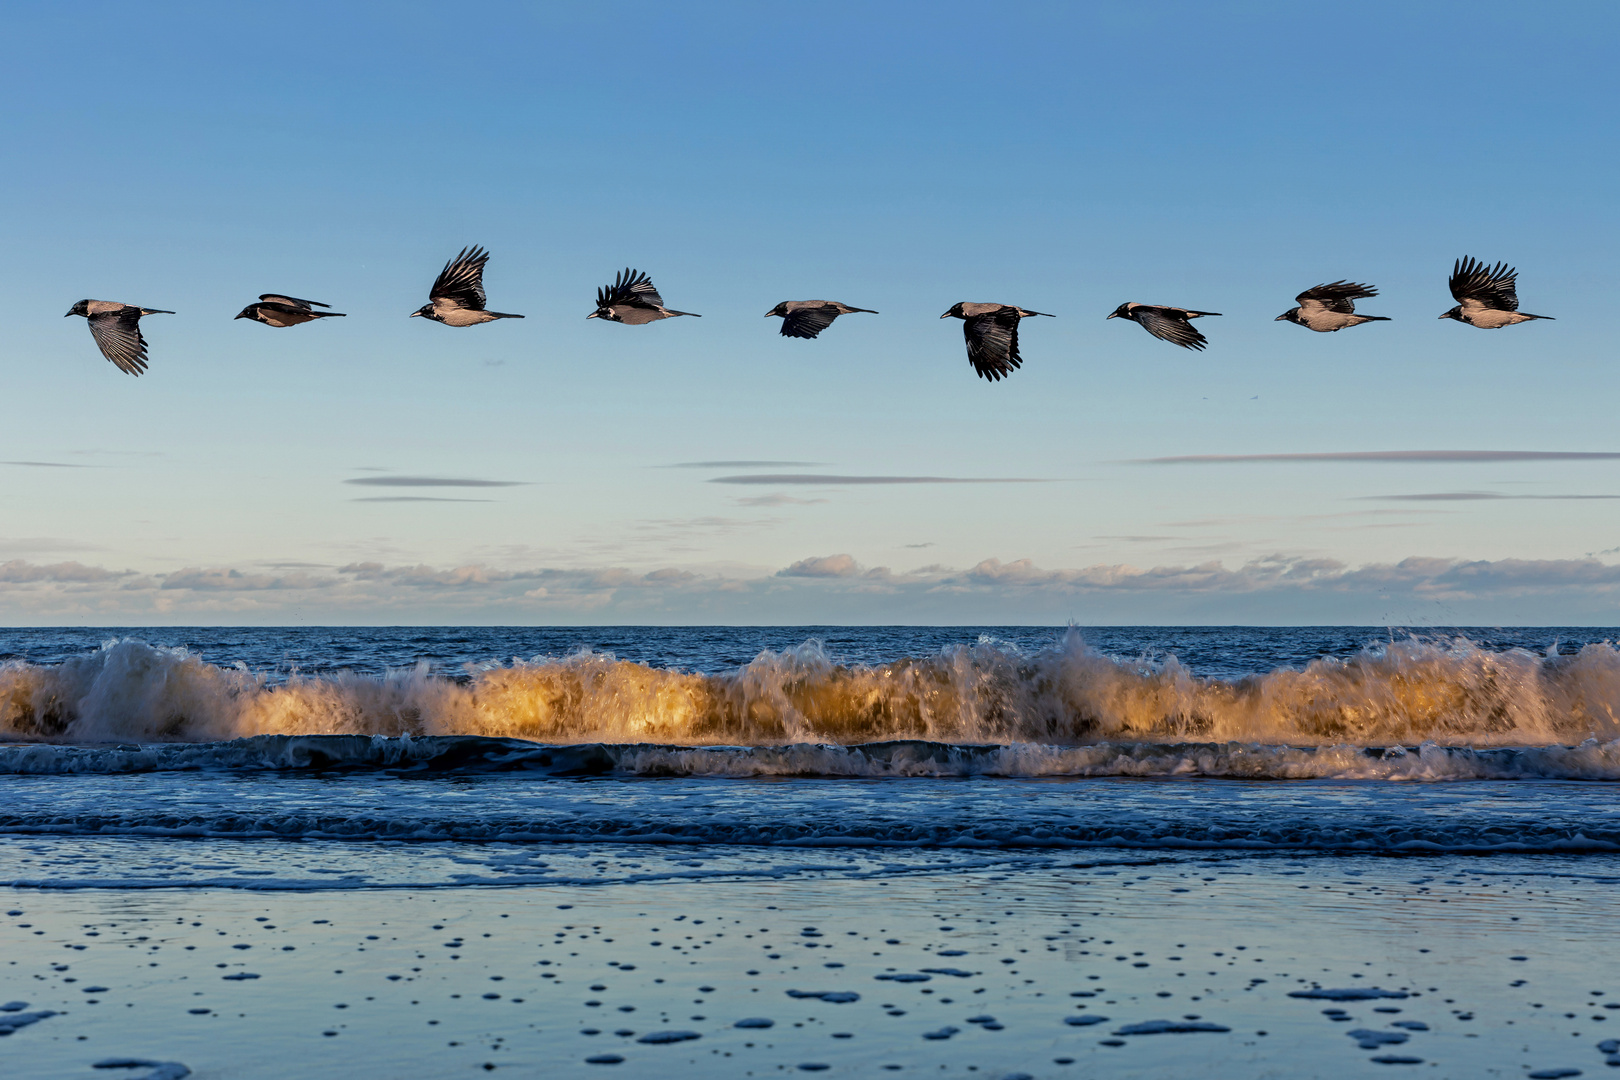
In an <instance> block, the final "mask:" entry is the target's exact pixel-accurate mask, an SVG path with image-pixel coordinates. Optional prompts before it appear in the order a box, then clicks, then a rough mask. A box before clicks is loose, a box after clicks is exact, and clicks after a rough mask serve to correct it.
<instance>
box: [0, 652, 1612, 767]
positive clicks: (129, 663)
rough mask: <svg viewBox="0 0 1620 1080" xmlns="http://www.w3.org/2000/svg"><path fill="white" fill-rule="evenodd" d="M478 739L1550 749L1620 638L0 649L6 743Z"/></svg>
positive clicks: (1603, 698)
mask: <svg viewBox="0 0 1620 1080" xmlns="http://www.w3.org/2000/svg"><path fill="white" fill-rule="evenodd" d="M270 734H283V735H315V734H356V735H385V736H403V735H411V736H424V735H427V736H432V735H482V736H495V737H511V738H519V739H528V740H537V741H542V742H547V743H592V742H599V743H654V744H665V745H688V746H700V745H728V744H729V745H748V746H781V745H784V744H808V743H814V744H833V745H843V746H849V745H854V744H861V743H869V742H874V741H893V740H923V741H926V742H931V743H945V744H984V743H992V744H1003V745H1006V744H1021V745H1064V746H1084V745H1088V744H1120V743H1155V744H1176V743H1189V742H1196V743H1200V744H1209V745H1227V744H1234V743H1238V744H1252V743H1260V744H1271V745H1281V744H1285V745H1289V746H1295V747H1307V746H1311V747H1332V746H1370V745H1394V744H1404V745H1409V746H1410V745H1416V744H1420V743H1426V742H1432V743H1438V744H1445V745H1452V746H1469V747H1486V746H1552V745H1557V744H1569V743H1580V742H1583V741H1585V740H1588V739H1596V740H1598V744H1599V745H1603V744H1607V743H1610V742H1612V741H1613V740H1615V739H1617V738H1620V649H1616V648H1615V647H1614V646H1611V645H1608V644H1594V645H1587V646H1585V647H1584V648H1582V649H1581V650H1580V652H1578V653H1577V654H1575V655H1572V656H1542V655H1538V654H1535V653H1531V652H1528V651H1525V650H1519V649H1511V650H1506V651H1492V650H1488V649H1483V648H1480V647H1478V646H1476V645H1474V644H1473V643H1471V642H1469V641H1467V640H1464V639H1450V640H1442V641H1423V640H1417V639H1408V640H1405V641H1397V642H1391V643H1388V644H1384V645H1380V646H1377V647H1371V648H1367V649H1364V650H1362V651H1360V652H1358V653H1356V654H1354V655H1353V656H1350V657H1348V658H1345V659H1334V658H1325V659H1321V660H1317V661H1314V662H1312V663H1310V664H1308V665H1306V666H1304V667H1303V668H1301V669H1293V668H1287V667H1281V668H1276V669H1273V670H1271V671H1268V672H1264V673H1260V674H1256V675H1253V676H1249V677H1246V678H1242V679H1234V680H1226V679H1212V678H1200V677H1197V676H1195V675H1193V674H1192V673H1191V672H1190V671H1189V670H1188V669H1187V668H1186V667H1185V666H1183V665H1182V664H1181V663H1180V662H1179V661H1177V660H1176V659H1175V658H1173V657H1171V658H1167V659H1162V660H1151V661H1150V660H1122V659H1119V658H1115V657H1110V656H1107V655H1104V654H1103V653H1100V652H1098V651H1096V650H1095V649H1092V648H1091V647H1089V646H1088V645H1087V644H1086V643H1085V642H1084V641H1083V640H1082V639H1081V637H1080V635H1079V633H1078V632H1076V631H1070V632H1069V633H1068V634H1067V635H1066V636H1065V637H1064V638H1063V639H1062V640H1061V641H1060V642H1058V643H1056V644H1054V645H1052V646H1050V647H1047V648H1042V649H1035V650H1019V649H1015V648H1013V647H1011V646H1006V645H1001V644H996V643H990V642H981V643H980V644H977V645H971V646H956V647H951V648H947V649H943V650H941V651H940V652H938V653H936V654H934V655H931V656H924V657H919V658H912V659H900V660H895V661H893V662H890V663H887V664H882V665H874V666H866V665H854V664H849V665H846V664H838V663H835V662H833V661H832V660H831V659H829V658H828V656H827V655H826V653H825V651H824V650H823V649H822V648H821V646H820V644H819V643H818V642H815V641H811V642H806V643H805V644H804V645H801V646H799V647H797V648H794V649H787V650H784V651H782V652H770V651H766V652H762V653H761V654H760V655H759V656H758V657H756V658H755V659H754V660H753V661H751V662H750V663H748V664H746V665H744V666H742V667H739V668H736V669H734V670H732V671H729V672H724V673H721V674H713V675H704V674H693V673H688V672H682V671H674V670H668V669H663V668H654V667H650V666H648V665H645V664H636V663H631V662H628V661H621V660H617V659H615V658H614V657H613V656H612V655H610V654H606V653H600V652H581V653H577V654H575V655H572V656H567V657H538V658H535V659H532V660H526V661H516V662H514V663H512V664H510V665H506V666H484V667H478V668H476V669H470V670H468V671H467V672H466V673H465V675H464V676H463V677H461V678H446V677H443V676H440V675H435V674H432V673H430V672H429V671H427V670H426V668H416V669H410V670H402V671H395V672H392V673H390V674H388V675H386V676H384V677H381V678H373V677H368V676H361V675H354V674H341V675H334V676H329V677H320V678H313V677H302V676H295V677H292V678H289V679H286V680H285V681H281V682H273V681H272V680H270V679H269V678H268V677H266V676H265V675H263V674H259V673H254V672H251V671H249V670H247V669H246V668H244V667H233V668H224V667H218V666H214V665H211V664H208V663H206V662H204V661H203V660H202V659H200V658H199V657H198V656H196V655H195V654H192V653H189V652H187V651H185V650H183V649H170V648H161V647H154V646H150V645H147V644H144V643H142V642H139V641H133V640H120V641H114V642H110V643H109V644H107V645H106V646H105V647H103V648H101V649H99V650H97V651H96V652H93V653H90V654H88V655H84V656H80V657H76V658H73V659H71V660H69V661H67V662H65V663H62V664H59V665H55V666H41V665H34V664H28V663H22V662H11V663H7V664H5V665H3V666H0V738H9V739H14V740H29V741H42V742H73V743H106V742H131V741H133V742H141V743H150V742H175V743H185V742H190V743H202V742H212V741H218V740H225V739H232V738H239V737H244V736H256V735H270Z"/></svg>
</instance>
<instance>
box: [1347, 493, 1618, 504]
mask: <svg viewBox="0 0 1620 1080" xmlns="http://www.w3.org/2000/svg"><path fill="white" fill-rule="evenodd" d="M1359 498H1361V499H1364V500H1372V501H1382V502H1475V501H1496V500H1500V499H1550V500H1555V501H1556V500H1572V501H1575V502H1581V501H1584V500H1587V499H1620V495H1506V494H1503V493H1502V492H1500V491H1426V492H1419V493H1416V494H1412V495H1362V496H1359Z"/></svg>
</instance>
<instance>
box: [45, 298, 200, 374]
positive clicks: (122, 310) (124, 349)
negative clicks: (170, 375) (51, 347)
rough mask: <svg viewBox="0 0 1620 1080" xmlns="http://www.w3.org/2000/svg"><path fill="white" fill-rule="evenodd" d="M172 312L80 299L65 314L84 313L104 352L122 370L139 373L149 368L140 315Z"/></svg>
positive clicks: (97, 343) (116, 302)
mask: <svg viewBox="0 0 1620 1080" xmlns="http://www.w3.org/2000/svg"><path fill="white" fill-rule="evenodd" d="M173 314H174V312H172V311H164V310H163V309H162V308H144V307H136V306H135V305H134V304H120V303H119V302H118V301H116V300H80V301H79V302H78V303H77V304H74V305H73V306H72V307H71V308H69V309H68V313H67V315H64V316H62V317H63V318H64V319H65V318H67V317H68V316H70V315H82V316H84V318H85V320H86V321H88V322H89V323H90V334H91V336H92V337H94V338H95V339H96V347H97V348H99V349H100V350H101V355H102V356H105V357H106V358H107V359H108V360H111V361H112V362H113V364H114V365H116V366H117V368H118V370H119V371H122V372H124V373H125V374H128V375H139V374H140V373H141V372H143V371H145V370H146V338H144V337H142V336H141V316H142V315H173Z"/></svg>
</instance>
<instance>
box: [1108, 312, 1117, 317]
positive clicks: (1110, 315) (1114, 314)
mask: <svg viewBox="0 0 1620 1080" xmlns="http://www.w3.org/2000/svg"><path fill="white" fill-rule="evenodd" d="M1108 317H1109V318H1110V319H1117V318H1119V312H1117V311H1110V312H1109V313H1108Z"/></svg>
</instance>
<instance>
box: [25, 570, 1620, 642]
mask: <svg viewBox="0 0 1620 1080" xmlns="http://www.w3.org/2000/svg"><path fill="white" fill-rule="evenodd" d="M1071 619H1073V620H1076V621H1079V622H1082V623H1090V624H1102V623H1123V622H1145V623H1156V622H1164V623H1175V622H1195V623H1197V622H1203V623H1221V622H1227V623H1241V622H1250V623H1266V622H1282V623H1288V622H1319V623H1332V622H1342V623H1373V624H1385V625H1421V624H1424V623H1431V624H1444V625H1467V624H1497V623H1500V624H1512V623H1524V624H1538V625H1548V624H1584V625H1592V624H1599V625H1606V624H1620V565H1612V564H1610V563H1606V562H1603V561H1601V560H1599V559H1596V558H1584V559H1496V560H1489V559H1475V560H1468V559H1454V558H1434V557H1422V556H1414V557H1412V558H1407V559H1402V560H1401V561H1399V562H1394V563H1370V564H1366V565H1362V566H1349V565H1347V564H1345V563H1342V562H1338V561H1336V560H1333V559H1323V558H1302V557H1294V556H1288V555H1273V556H1269V557H1266V558H1259V559H1252V560H1250V561H1248V562H1245V563H1242V564H1241V565H1237V566H1227V565H1226V564H1225V563H1223V562H1220V561H1209V562H1202V563H1196V564H1190V565H1162V566H1151V567H1138V566H1132V565H1129V564H1124V563H1120V564H1106V565H1105V564H1099V565H1093V566H1086V567H1079V568H1072V569H1064V568H1051V567H1043V566H1040V565H1038V564H1036V563H1035V562H1033V561H1032V560H1030V559H1014V560H1011V561H1002V560H1001V559H994V558H992V559H984V560H982V561H980V562H978V563H976V564H974V565H973V566H970V567H967V568H965V569H961V568H953V567H948V566H938V565H933V566H924V567H920V568H917V569H913V570H907V571H900V572H897V571H894V570H892V569H890V568H889V567H886V566H872V567H868V566H865V565H863V564H862V563H861V562H860V561H859V560H857V559H856V558H855V557H854V556H853V555H851V554H848V553H834V554H831V555H815V556H809V557H806V558H803V559H799V560H797V561H795V562H793V563H791V564H790V565H788V566H785V567H782V568H781V569H779V570H776V571H775V572H772V573H758V574H752V575H725V574H714V573H709V574H703V573H696V572H693V571H691V570H689V569H684V568H680V567H664V568H659V569H654V570H651V571H647V570H642V569H630V568H626V567H586V568H562V567H534V568H510V567H495V566H489V565H485V564H468V565H463V566H430V565H426V564H414V565H412V564H400V565H389V564H385V563H382V562H356V563H350V564H347V565H344V566H339V567H336V568H325V567H318V566H307V565H298V564H281V566H280V567H279V568H278V567H277V566H276V565H274V564H261V565H260V566H259V567H228V566H215V567H204V566H195V567H186V568H183V569H180V570H175V571H171V572H167V573H142V572H138V571H135V570H116V569H110V568H107V567H101V566H90V565H86V564H84V563H80V562H57V563H33V562H29V561H27V560H25V559H12V560H10V561H8V562H3V563H0V620H4V621H5V622H8V623H11V624H14V625H16V624H21V625H28V624H38V623H52V622H79V623H83V622H91V623H100V624H102V625H118V624H126V625H127V624H141V623H184V622H188V621H191V622H216V623H230V622H244V623H278V622H289V621H311V622H331V623H344V622H426V623H435V622H438V623H442V622H455V621H463V622H505V623H525V622H546V623H570V622H575V623H601V622H623V623H637V622H647V623H682V622H686V623H719V622H757V623H779V624H795V623H840V622H848V623H869V622H924V623H970V624H972V623H987V624H994V623H1054V622H1055V623H1061V622H1066V621H1069V620H1071Z"/></svg>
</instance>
